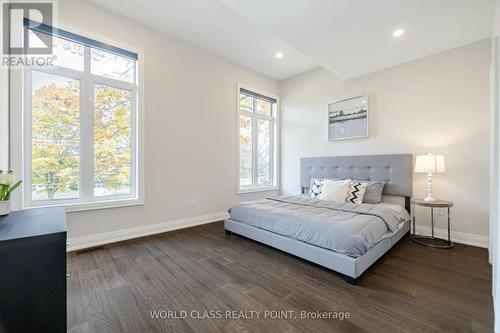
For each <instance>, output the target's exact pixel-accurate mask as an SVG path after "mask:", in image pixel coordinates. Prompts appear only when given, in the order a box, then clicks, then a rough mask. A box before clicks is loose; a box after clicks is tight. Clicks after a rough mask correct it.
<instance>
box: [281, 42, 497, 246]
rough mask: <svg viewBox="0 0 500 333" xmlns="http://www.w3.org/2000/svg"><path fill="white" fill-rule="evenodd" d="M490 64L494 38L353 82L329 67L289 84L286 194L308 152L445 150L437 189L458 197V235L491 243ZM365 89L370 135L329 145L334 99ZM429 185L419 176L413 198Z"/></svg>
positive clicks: (284, 96) (285, 94)
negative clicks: (330, 106) (329, 116)
mask: <svg viewBox="0 0 500 333" xmlns="http://www.w3.org/2000/svg"><path fill="white" fill-rule="evenodd" d="M489 64H490V42H489V41H481V42H478V43H474V44H471V45H468V46H464V47H461V48H457V49H454V50H451V51H448V52H444V53H441V54H436V55H434V56H430V57H427V58H423V59H420V60H417V61H413V62H410V63H407V64H403V65H400V66H397V67H393V68H390V69H387V70H383V71H380V72H377V73H374V74H370V75H366V76H363V77H359V78H356V79H353V80H349V81H343V80H340V79H339V78H337V77H335V76H334V75H332V74H331V73H329V72H327V71H326V70H323V69H316V70H312V71H309V72H306V73H304V74H302V75H299V76H296V77H293V78H290V79H288V80H285V81H282V82H281V86H280V87H281V88H280V90H281V92H280V96H281V101H282V141H281V142H282V160H281V163H282V188H283V190H284V192H286V193H297V192H298V191H299V159H300V158H301V157H307V156H328V155H362V154H384V153H413V154H420V153H427V152H436V153H442V154H444V155H445V158H446V164H447V165H446V166H447V172H446V173H444V174H438V175H436V176H435V179H434V194H435V195H436V196H437V197H439V198H443V199H448V200H452V201H454V202H455V205H456V206H455V208H453V210H452V223H453V224H452V229H453V231H454V232H455V234H454V237H455V239H461V240H462V241H463V239H462V238H468V239H469V240H470V241H471V243H474V244H476V243H478V244H482V245H484V246H485V245H487V243H488V207H489V202H488V195H489V171H488V170H489V87H488V85H489ZM361 94H369V95H370V102H369V105H370V111H369V112H370V137H369V138H366V139H354V140H347V141H337V142H329V141H328V137H327V104H328V103H329V102H332V101H335V100H339V99H342V98H346V97H352V96H357V95H361ZM425 189H426V179H425V175H422V174H415V177H414V196H416V197H422V196H423V195H424V193H425ZM417 214H418V215H419V216H420V217H424V216H425V215H424V214H429V213H428V211H427V212H426V211H420V210H418V211H417ZM417 223H419V224H424V221H423V220H422V219H419V220H418V221H417ZM444 223H445V218H444V216H441V217H439V222H438V226H437V227H438V228H444V225H445V224H444Z"/></svg>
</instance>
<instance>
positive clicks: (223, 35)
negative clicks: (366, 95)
mask: <svg viewBox="0 0 500 333" xmlns="http://www.w3.org/2000/svg"><path fill="white" fill-rule="evenodd" d="M91 1H92V2H94V3H96V4H98V5H99V6H101V7H104V8H106V9H109V10H110V11H113V12H115V13H118V14H120V15H122V16H125V17H127V18H130V19H132V20H134V21H136V22H139V23H141V24H143V25H146V26H149V27H151V28H153V29H155V30H157V31H160V32H163V33H165V34H168V35H170V36H173V37H175V38H178V39H180V40H183V41H186V42H188V43H189V44H191V45H194V46H198V47H200V48H202V49H204V50H207V51H209V52H212V53H214V54H217V55H219V56H221V57H223V58H226V59H228V60H231V61H233V62H236V63H238V64H241V65H243V66H246V67H248V68H250V69H253V70H254V71H256V72H259V73H261V74H263V75H265V76H267V77H270V78H273V79H276V80H282V79H285V78H287V77H290V76H293V75H296V74H299V73H302V72H304V71H307V70H309V69H312V68H315V67H318V66H319V65H318V64H317V63H316V62H314V61H312V60H311V59H310V58H308V57H305V56H304V55H302V54H301V53H300V52H298V51H297V50H296V49H294V48H293V47H291V46H289V45H288V44H287V43H285V42H283V41H282V40H281V39H279V38H277V37H275V36H274V35H273V34H271V33H269V32H266V31H264V30H262V29H260V28H259V27H258V26H256V24H255V23H253V22H252V21H250V20H248V19H246V18H245V17H244V16H242V15H240V14H238V13H237V12H235V11H234V10H233V9H231V8H229V7H228V6H226V5H225V4H223V3H222V2H221V1H219V0H147V1H145V0H91ZM278 51H280V52H283V54H284V55H285V56H284V57H283V59H280V60H278V59H276V58H275V57H274V55H275V53H276V52H278Z"/></svg>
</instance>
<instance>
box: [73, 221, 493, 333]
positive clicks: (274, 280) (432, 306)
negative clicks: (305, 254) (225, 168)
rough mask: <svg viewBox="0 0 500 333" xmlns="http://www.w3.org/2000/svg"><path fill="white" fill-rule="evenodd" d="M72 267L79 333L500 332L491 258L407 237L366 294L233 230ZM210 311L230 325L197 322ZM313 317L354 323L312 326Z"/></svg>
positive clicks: (89, 256) (82, 256)
mask: <svg viewBox="0 0 500 333" xmlns="http://www.w3.org/2000/svg"><path fill="white" fill-rule="evenodd" d="M68 263H69V267H68V269H69V272H70V277H69V278H68V331H69V332H134V333H135V332H203V333H204V332H492V331H493V305H492V298H491V268H490V265H489V264H488V255H487V251H486V250H485V249H480V248H475V247H470V246H465V245H456V247H455V248H454V249H452V250H440V249H432V248H428V247H424V246H421V245H418V244H415V243H413V242H412V241H411V240H410V239H409V238H408V237H406V238H404V239H403V240H402V241H401V242H400V243H399V244H398V245H397V246H396V247H394V248H393V249H392V250H391V251H390V252H389V253H388V254H386V255H385V256H384V257H383V258H382V259H381V260H379V261H378V262H377V263H376V264H375V265H374V266H372V267H371V268H370V269H369V270H368V271H367V272H365V274H364V275H363V276H362V278H361V279H360V281H359V283H358V285H357V286H352V285H350V284H347V283H346V282H345V281H344V280H343V279H342V277H341V276H340V275H339V274H337V273H335V272H332V271H330V270H328V269H324V268H322V267H320V266H317V265H315V264H312V263H309V262H307V261H304V260H301V259H299V258H296V257H294V256H291V255H288V254H286V253H284V252H280V251H278V250H275V249H273V248H271V247H268V246H265V245H262V244H259V243H257V242H254V241H251V240H248V239H246V238H243V237H240V236H236V235H225V234H224V228H223V224H222V222H217V223H212V224H207V225H203V226H199V227H194V228H189V229H183V230H178V231H174V232H169V233H165V234H162V235H157V236H152V237H147V238H142V239H137V240H131V241H127V242H122V243H117V244H111V245H107V246H105V247H103V248H101V249H96V250H93V251H88V252H82V253H78V254H75V253H71V254H69V256H68ZM151 311H165V312H157V313H158V314H159V315H160V316H163V317H165V316H168V312H167V311H177V313H173V312H171V313H170V315H171V316H173V315H176V316H177V317H179V318H176V319H175V318H174V319H162V318H160V319H153V318H151ZM182 311H185V313H184V312H182ZM192 311H196V312H194V313H193V312H192ZM205 311H207V312H205ZM208 311H213V312H212V315H213V316H217V313H219V314H220V316H221V317H222V318H220V319H217V318H216V319H196V318H192V316H193V315H197V316H199V317H202V316H204V315H205V314H207V315H209V314H210V313H209V312H208ZM217 311H220V312H217ZM226 311H261V312H260V314H259V316H258V318H256V317H257V315H256V314H253V315H252V313H251V312H246V313H244V312H237V313H231V317H230V318H226ZM266 311H267V312H266ZM273 311H282V312H281V313H277V312H273ZM301 311H306V312H308V314H309V315H312V314H314V313H315V312H316V311H325V312H327V313H328V312H330V313H331V314H330V316H332V315H333V316H334V315H335V313H333V312H335V311H336V314H337V316H338V315H341V314H345V313H349V315H350V318H344V319H343V320H340V319H338V318H337V319H332V318H322V319H303V318H301V314H302V313H301ZM266 313H267V318H264V315H265V314H266ZM332 313H333V314H332ZM244 314H246V316H247V317H246V319H245V318H239V319H238V318H237V317H239V316H240V315H244ZM278 314H281V316H280V317H279V318H277V319H272V318H270V316H274V315H278ZM184 316H187V317H186V318H182V317H184ZM250 316H254V318H251V317H250Z"/></svg>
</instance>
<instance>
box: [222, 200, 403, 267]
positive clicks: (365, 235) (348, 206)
mask: <svg viewBox="0 0 500 333" xmlns="http://www.w3.org/2000/svg"><path fill="white" fill-rule="evenodd" d="M229 213H230V215H231V220H233V221H237V222H241V223H244V224H248V225H251V226H254V227H257V228H261V229H265V230H268V231H271V232H274V233H277V234H280V235H283V236H287V237H291V238H294V239H297V240H300V241H303V242H306V243H309V244H313V245H316V246H320V247H323V248H326V249H329V250H333V251H335V252H338V253H343V254H346V255H349V256H352V257H359V256H361V255H362V254H364V253H365V252H366V251H368V250H369V249H370V248H372V247H373V246H374V245H375V244H377V242H379V241H380V240H382V239H383V238H385V237H387V236H388V235H390V234H391V233H393V232H394V231H396V230H397V229H398V226H399V225H400V223H401V222H404V221H408V220H409V219H410V216H409V214H408V212H406V210H404V209H402V210H401V211H396V210H394V209H390V208H388V207H384V206H383V205H376V204H375V205H374V204H360V205H359V204H352V203H335V202H332V201H323V200H318V199H310V198H305V197H301V196H278V197H274V198H267V199H263V200H257V201H251V202H242V203H239V204H236V205H234V206H233V207H232V208H231V209H230V210H229Z"/></svg>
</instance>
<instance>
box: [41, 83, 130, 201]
mask: <svg viewBox="0 0 500 333" xmlns="http://www.w3.org/2000/svg"><path fill="white" fill-rule="evenodd" d="M79 94H80V89H79V84H78V81H75V80H67V84H66V85H56V84H48V85H44V86H42V87H40V88H38V89H36V90H35V91H34V93H33V99H32V117H33V120H32V142H33V143H32V183H33V187H34V190H35V191H36V192H37V194H38V196H39V197H40V198H42V199H49V200H51V199H54V198H55V196H56V195H57V194H59V197H75V196H78V190H79V180H80V171H79V169H80V103H79ZM94 99H95V101H94V102H95V108H94V170H95V171H94V185H95V187H98V188H103V190H102V191H101V192H100V194H109V193H113V192H114V191H120V192H126V191H128V190H129V189H130V177H131V174H130V173H131V170H130V162H131V122H130V100H131V93H130V92H129V91H126V90H120V89H116V88H111V87H107V86H101V85H96V86H95V96H94Z"/></svg>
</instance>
